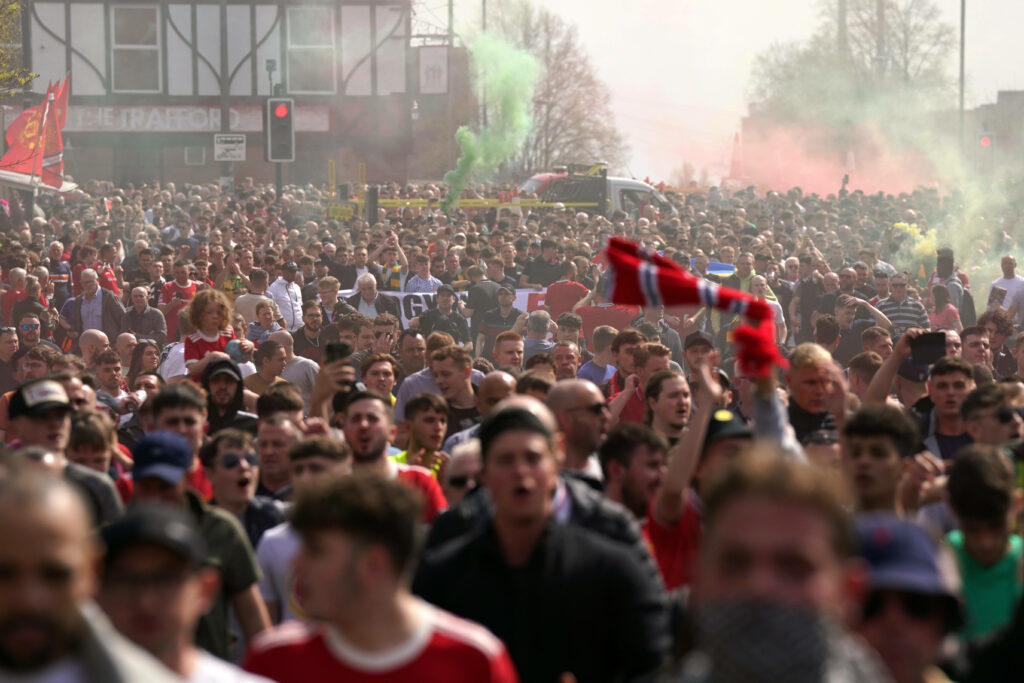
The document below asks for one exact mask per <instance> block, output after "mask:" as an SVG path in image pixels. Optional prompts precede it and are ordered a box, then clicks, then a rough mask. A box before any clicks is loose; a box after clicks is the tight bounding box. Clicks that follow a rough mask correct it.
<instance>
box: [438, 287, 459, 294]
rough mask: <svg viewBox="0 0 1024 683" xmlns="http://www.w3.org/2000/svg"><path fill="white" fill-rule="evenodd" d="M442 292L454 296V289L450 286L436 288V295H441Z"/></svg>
mask: <svg viewBox="0 0 1024 683" xmlns="http://www.w3.org/2000/svg"><path fill="white" fill-rule="evenodd" d="M442 292H447V293H448V294H452V295H454V294H455V288H454V287H452V286H451V285H441V286H440V287H438V288H437V292H436V293H437V294H441V293H442Z"/></svg>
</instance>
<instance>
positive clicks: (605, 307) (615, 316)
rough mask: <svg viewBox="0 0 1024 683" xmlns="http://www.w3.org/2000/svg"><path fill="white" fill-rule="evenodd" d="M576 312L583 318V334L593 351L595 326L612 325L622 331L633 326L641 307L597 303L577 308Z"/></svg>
mask: <svg viewBox="0 0 1024 683" xmlns="http://www.w3.org/2000/svg"><path fill="white" fill-rule="evenodd" d="M576 313H577V314H579V316H580V318H582V319H583V336H584V338H586V340H587V348H588V349H590V351H591V352H593V350H594V345H593V343H592V342H591V339H592V338H593V336H594V328H595V327H600V326H601V325H611V326H612V327H614V328H615V329H617V330H619V331H620V332H621V331H622V330H625V329H628V328H629V327H632V325H633V321H634V320H636V319H637V316H639V315H640V308H639V307H638V306H625V305H621V304H597V305H596V306H583V307H582V308H577V309H576Z"/></svg>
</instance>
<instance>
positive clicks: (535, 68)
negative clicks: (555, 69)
mask: <svg viewBox="0 0 1024 683" xmlns="http://www.w3.org/2000/svg"><path fill="white" fill-rule="evenodd" d="M469 55H470V59H471V61H472V64H473V67H474V69H475V71H476V90H477V97H479V98H480V99H481V100H482V101H486V102H487V105H488V122H487V126H486V127H485V128H482V129H481V130H480V131H474V130H472V129H471V128H469V126H460V127H459V129H458V131H456V133H455V141H456V142H458V143H459V147H460V148H461V149H462V155H461V156H460V157H459V161H458V163H457V164H456V166H455V169H454V170H451V171H448V173H445V175H444V182H445V183H447V184H448V193H447V194H446V195H445V197H444V199H443V200H442V202H441V210H442V211H444V212H445V213H447V212H448V211H449V210H450V209H451V208H452V206H453V205H454V204H455V202H456V201H457V200H458V198H459V197H461V196H462V191H463V190H464V189H465V187H466V184H467V183H469V181H470V180H472V179H473V178H476V177H479V176H481V175H484V174H487V173H490V172H492V171H494V170H495V169H496V168H497V167H498V165H499V164H501V162H503V161H505V160H506V159H508V158H509V157H510V156H512V155H513V154H514V153H515V152H516V150H517V149H518V148H519V147H520V146H521V145H522V144H523V142H524V141H525V140H526V136H527V135H528V134H529V133H530V126H531V125H532V119H531V117H530V108H531V105H532V103H533V89H534V86H535V84H536V82H537V78H538V77H539V76H540V65H539V64H538V63H537V60H536V59H534V58H533V56H532V55H530V54H529V53H528V52H525V51H523V50H520V49H517V48H516V47H514V46H512V45H511V44H509V43H508V42H506V41H504V40H502V39H501V38H498V37H496V36H493V35H488V34H484V35H481V36H480V37H479V38H477V39H476V40H475V41H473V44H472V45H470V46H469ZM485 98H486V100H485Z"/></svg>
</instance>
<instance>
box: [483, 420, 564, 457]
mask: <svg viewBox="0 0 1024 683" xmlns="http://www.w3.org/2000/svg"><path fill="white" fill-rule="evenodd" d="M508 431H529V432H536V433H538V434H541V435H543V436H545V437H547V438H551V430H549V429H548V428H547V427H546V426H544V423H543V422H541V419H540V418H539V417H537V416H536V415H534V414H533V413H531V412H530V411H529V410H526V409H525V408H506V409H504V410H499V411H497V412H496V413H491V414H490V415H488V416H487V419H485V420H484V421H483V422H482V423H481V424H480V431H479V432H477V438H479V439H480V453H481V454H482V455H483V456H484V457H486V455H487V449H488V448H489V447H490V445H491V442H493V441H494V440H495V439H496V438H498V436H499V435H501V434H502V433H504V432H508Z"/></svg>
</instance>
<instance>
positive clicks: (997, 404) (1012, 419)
mask: <svg viewBox="0 0 1024 683" xmlns="http://www.w3.org/2000/svg"><path fill="white" fill-rule="evenodd" d="M960 414H961V415H962V416H963V419H964V427H965V428H966V429H967V433H968V434H970V435H971V438H972V439H974V443H978V444H984V445H987V446H1004V445H1006V444H1008V443H1011V442H1013V441H1018V440H1020V438H1021V436H1024V396H1021V392H1020V391H1018V390H1017V387H1016V385H1013V384H1003V383H993V384H985V385H983V386H980V387H978V388H977V389H975V390H974V391H972V392H971V393H969V394H967V398H965V399H964V402H963V404H962V405H961V406H960Z"/></svg>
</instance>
